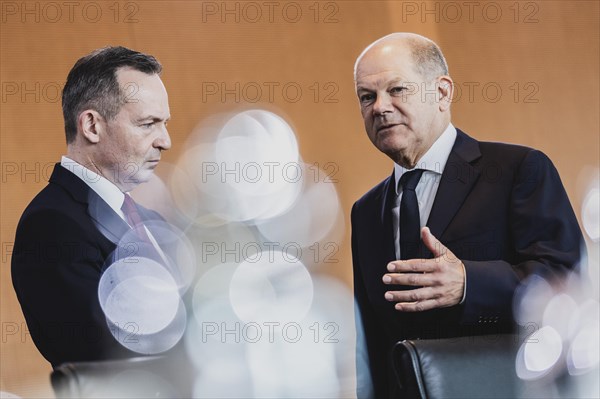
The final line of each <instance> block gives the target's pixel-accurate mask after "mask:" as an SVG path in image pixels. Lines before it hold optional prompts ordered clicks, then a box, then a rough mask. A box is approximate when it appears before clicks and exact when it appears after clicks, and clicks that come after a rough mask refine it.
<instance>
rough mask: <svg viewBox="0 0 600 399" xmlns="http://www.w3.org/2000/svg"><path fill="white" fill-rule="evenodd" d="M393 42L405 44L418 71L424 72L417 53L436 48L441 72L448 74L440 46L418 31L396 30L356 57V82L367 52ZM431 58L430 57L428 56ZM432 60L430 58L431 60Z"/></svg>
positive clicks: (395, 44)
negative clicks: (359, 68) (360, 65)
mask: <svg viewBox="0 0 600 399" xmlns="http://www.w3.org/2000/svg"><path fill="white" fill-rule="evenodd" d="M388 44H391V45H393V46H404V47H405V48H406V49H408V50H409V51H410V54H411V57H412V61H413V65H414V67H415V68H416V69H417V72H421V73H422V72H423V71H422V70H423V69H424V68H423V67H422V66H420V65H418V61H419V60H418V59H417V58H421V57H415V55H416V54H417V53H422V52H423V50H424V49H434V50H435V52H437V53H438V54H439V59H438V60H436V62H435V63H436V64H439V65H440V66H441V68H440V72H441V74H446V75H447V74H448V64H447V63H446V59H445V58H444V54H443V53H442V50H441V49H440V47H439V46H438V45H437V44H436V43H435V42H434V41H433V40H431V39H429V38H427V37H425V36H422V35H419V34H417V33H412V32H395V33H390V34H389V35H386V36H383V37H381V38H379V39H377V40H375V41H374V42H373V43H371V44H369V45H368V46H367V47H366V48H365V49H364V50H363V51H362V52H361V53H360V55H359V56H358V57H357V58H356V62H355V63H354V82H356V72H357V70H358V66H359V64H360V62H361V61H362V59H363V58H364V57H365V55H367V53H369V52H371V51H373V50H377V49H378V48H380V47H383V46H385V45H388ZM428 58H430V57H428ZM431 61H432V60H429V62H431Z"/></svg>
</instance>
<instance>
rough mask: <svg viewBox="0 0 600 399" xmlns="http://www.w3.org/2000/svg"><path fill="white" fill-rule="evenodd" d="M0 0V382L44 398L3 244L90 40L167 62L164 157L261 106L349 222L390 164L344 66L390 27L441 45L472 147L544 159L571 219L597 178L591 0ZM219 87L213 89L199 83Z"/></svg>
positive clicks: (42, 365) (38, 175)
mask: <svg viewBox="0 0 600 399" xmlns="http://www.w3.org/2000/svg"><path fill="white" fill-rule="evenodd" d="M0 4H1V10H2V15H1V18H2V20H1V22H0V23H1V25H0V57H1V65H0V81H1V84H2V98H1V102H0V106H1V109H0V129H1V150H0V156H1V165H2V175H1V178H2V183H1V184H2V186H1V194H0V195H1V205H0V210H1V239H0V241H1V243H2V267H1V269H0V289H1V322H2V341H1V344H0V345H1V352H0V366H1V367H0V371H1V374H0V390H2V391H9V392H12V393H16V394H19V395H22V396H26V397H30V396H48V395H51V391H50V388H49V382H48V374H49V371H50V367H49V365H48V363H46V362H45V361H44V359H43V358H42V357H41V356H40V355H39V354H38V352H37V350H36V349H35V347H34V345H33V344H32V342H31V338H30V336H28V335H27V334H26V333H25V330H23V325H24V324H23V323H24V321H23V316H22V314H21V311H20V308H19V305H18V303H17V300H16V297H15V294H14V292H13V289H12V284H11V282H10V247H11V245H12V244H11V243H12V240H13V239H14V233H15V228H16V224H17V221H18V218H19V216H20V214H21V213H22V211H23V209H24V208H25V206H26V205H27V203H28V202H29V201H30V199H31V198H32V197H33V196H34V195H35V193H37V192H38V191H39V190H40V189H41V188H42V187H43V186H44V185H45V182H46V180H47V177H48V175H49V173H50V170H51V164H52V163H54V162H56V161H57V160H59V159H60V156H61V155H62V154H64V153H65V143H64V133H63V123H62V114H61V108H60V88H61V87H62V85H63V82H64V80H65V78H66V75H67V73H68V71H69V69H70V67H71V66H72V65H73V63H74V62H75V61H76V60H77V59H78V58H79V57H80V56H82V55H84V54H86V53H88V52H89V51H91V50H92V49H95V48H98V47H102V46H105V45H124V46H127V47H131V48H134V49H136V50H139V51H143V52H147V53H150V54H153V55H155V56H156V57H157V58H158V59H159V60H160V61H161V62H162V63H163V65H164V72H163V75H162V77H163V80H164V82H165V85H166V87H167V89H168V91H169V95H170V106H171V112H172V117H173V118H172V122H171V123H170V125H169V126H170V134H171V137H172V140H173V149H172V150H171V151H169V152H168V153H166V154H165V157H164V158H163V159H165V160H166V161H167V162H174V161H175V160H176V159H177V157H178V155H179V154H181V152H182V150H183V148H182V146H181V145H183V143H184V141H185V139H186V137H187V136H188V135H189V134H190V132H191V131H192V130H193V129H194V127H195V126H196V125H197V124H198V123H199V122H201V121H202V120H204V119H205V118H207V117H208V116H210V115H212V114H215V113H220V112H224V111H235V110H236V109H247V108H264V109H268V110H271V111H274V112H277V113H279V114H280V115H282V116H283V117H285V118H286V119H287V120H288V121H289V122H290V123H291V124H292V126H293V127H294V129H295V131H296V134H297V136H298V141H299V144H300V150H301V154H302V157H303V159H304V160H305V161H306V162H309V163H317V164H318V165H321V166H323V165H325V164H327V163H329V162H333V163H335V165H337V173H336V175H335V178H336V179H337V183H336V187H337V190H338V193H339V195H340V198H341V203H342V207H343V212H344V214H345V215H346V217H347V216H348V215H349V211H350V207H351V205H352V203H353V201H355V200H356V199H357V198H358V197H360V196H361V195H362V194H363V193H365V192H366V191H367V190H368V189H369V188H370V187H372V186H373V185H374V184H375V183H377V182H379V181H380V180H381V179H383V178H384V177H385V176H386V175H387V174H388V173H390V171H391V168H392V166H391V163H390V161H389V160H388V159H387V158H386V157H385V156H383V155H382V154H380V153H379V152H378V151H377V150H376V149H374V148H373V147H372V146H371V144H370V142H369V141H368V139H367V137H366V135H365V134H364V132H363V128H362V120H361V117H360V114H359V110H358V105H357V102H356V99H355V95H354V92H353V79H352V68H353V63H354V60H355V58H356V56H357V55H358V54H359V53H360V52H361V51H362V49H363V48H364V47H365V46H366V45H368V44H369V43H370V42H372V41H373V40H375V39H376V38H378V37H380V36H383V35H385V34H387V33H390V32H394V31H412V32H416V33H420V34H423V35H425V36H428V37H430V38H431V39H433V40H435V41H436V42H437V43H438V44H439V45H440V46H441V48H442V50H443V51H444V53H445V55H446V58H447V60H448V63H449V65H450V74H451V75H452V76H453V78H454V80H455V81H456V82H457V84H458V85H459V87H460V93H461V97H460V98H459V99H457V101H456V103H455V104H454V105H453V122H454V124H455V126H457V127H460V128H461V129H463V130H465V131H467V132H468V133H470V134H471V135H473V136H475V137H476V138H479V139H482V140H495V141H508V142H514V143H521V144H525V145H530V146H534V147H537V148H539V149H541V150H543V151H544V152H546V153H547V154H548V155H549V156H550V158H551V159H553V160H554V162H555V164H556V166H557V168H558V170H559V172H560V173H561V176H562V178H563V181H564V184H565V186H566V189H567V191H568V193H569V195H570V198H571V200H572V203H573V205H574V207H575V209H576V212H577V214H578V216H579V214H580V210H579V208H580V206H581V202H582V200H583V195H584V193H585V189H586V187H587V186H588V185H589V184H590V181H592V180H593V179H596V180H597V179H598V175H597V170H598V163H599V162H598V161H599V132H600V129H599V127H600V126H599V125H600V124H599V109H600V108H599V76H600V74H599V65H598V63H599V2H598V1H595V0H592V1H552V0H549V1H478V2H462V1H320V2H317V1H312V0H311V1H296V2H287V1H277V0H276V1H273V2H262V1H256V2H252V1H250V2H248V1H226V2H222V1H214V2H200V1H186V0H173V1H167V0H144V1H142V0H137V1H123V2H116V1H102V0H97V1H75V2H70V3H69V2H61V1H54V2H52V1H51V2H45V1H24V2H23V1H4V0H3V1H1V2H0ZM257 84H258V85H259V86H261V87H263V88H264V90H263V91H262V93H261V95H260V96H258V101H257V102H256V103H253V102H252V101H254V100H256V99H257V98H256V96H257V95H256V92H254V91H250V88H251V87H256V85H257ZM249 85H250V86H249ZM216 87H217V88H218V90H219V91H218V92H217V93H216V94H211V92H210V91H207V90H211V89H215V88H216ZM223 87H224V88H226V89H228V90H232V91H231V92H227V93H223V92H222V91H221V89H222V88H223ZM237 87H239V89H237ZM269 87H272V88H273V91H272V92H270V91H269V90H268V88H269ZM286 87H287V88H290V87H294V88H298V87H299V88H300V91H301V94H300V95H297V94H296V93H294V92H292V91H289V92H286V91H285V90H284V88H286ZM245 88H246V89H247V90H245ZM290 90H291V89H290ZM237 97H239V98H237ZM179 144H181V145H179ZM349 237H350V235H349V222H348V218H346V225H345V234H344V236H343V239H342V240H341V241H340V243H339V244H340V252H339V253H338V254H337V257H338V259H339V262H338V263H336V264H331V266H330V273H331V274H332V275H334V276H336V277H338V278H340V279H342V280H343V281H344V282H346V283H348V284H349V285H350V284H351V257H350V245H349Z"/></svg>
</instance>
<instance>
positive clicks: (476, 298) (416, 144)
mask: <svg viewBox="0 0 600 399" xmlns="http://www.w3.org/2000/svg"><path fill="white" fill-rule="evenodd" d="M354 78H355V83H356V93H357V96H358V100H359V103H360V109H361V113H362V117H363V119H364V124H365V130H366V132H367V135H368V136H369V139H370V140H371V142H372V143H373V144H374V145H375V147H377V149H379V150H380V151H381V152H383V153H384V154H386V155H387V156H388V157H390V158H391V159H392V160H393V161H394V171H393V174H392V175H391V176H389V177H388V178H386V179H385V180H384V181H382V182H381V183H379V184H378V185H377V186H375V187H374V188H373V189H372V190H370V191H369V192H368V193H367V194H365V195H364V196H363V197H362V198H361V199H359V200H358V201H357V202H356V203H355V204H354V206H353V208H352V254H353V264H354V287H355V288H354V290H355V296H356V300H357V303H358V308H359V310H360V317H361V318H362V325H363V328H364V336H365V338H366V345H367V353H368V361H369V369H370V372H371V378H372V381H373V388H374V394H375V397H377V398H384V397H392V396H393V395H395V394H397V390H398V387H396V385H395V383H394V382H393V379H392V378H393V377H392V367H391V363H390V352H391V349H392V346H393V345H394V343H395V342H397V341H399V340H402V339H417V338H444V337H454V336H461V335H473V334H485V333H497V332H508V331H511V330H512V328H513V324H514V323H513V316H512V297H513V293H514V291H515V288H516V287H517V286H518V285H519V283H520V282H521V281H522V280H523V279H524V278H526V277H527V276H529V275H531V274H533V273H536V274H541V275H544V276H545V277H547V278H551V277H556V276H561V275H564V274H565V273H566V272H567V271H568V270H570V269H572V268H573V267H574V266H575V265H576V264H577V263H578V261H579V258H580V249H581V248H580V247H581V245H582V243H583V238H582V235H581V231H580V229H579V226H578V223H577V220H576V218H575V214H574V212H573V209H572V207H571V205H570V203H569V200H568V198H567V194H566V192H565V190H564V188H563V185H562V183H561V181H560V177H559V175H558V173H557V171H556V169H555V168H554V166H553V165H552V162H551V161H550V160H549V159H548V158H547V157H546V156H545V155H544V154H543V153H541V152H540V151H537V150H534V149H531V148H526V147H522V146H516V145H508V144H501V143H487V142H479V141H477V140H475V139H473V138H472V137H470V136H468V135H467V134H465V133H464V132H462V131H460V130H459V129H456V128H455V127H454V126H453V125H452V124H451V118H450V106H451V99H452V93H453V82H452V79H451V78H450V76H449V75H448V67H447V65H446V61H445V59H444V56H443V55H442V52H441V51H440V49H439V47H438V46H437V45H436V44H435V43H434V42H432V41H431V40H429V39H427V38H425V37H422V36H419V35H416V34H410V33H395V34H391V35H388V36H385V37H383V38H381V39H379V40H377V41H375V42H374V43H372V44H371V45H370V46H369V47H367V48H366V49H365V50H364V51H363V53H362V54H361V55H360V56H359V57H358V59H357V61H356V65H355V71H354ZM357 318H358V315H357ZM359 385H360V384H359ZM361 388H362V387H361V386H359V397H361V396H363V395H364V391H361Z"/></svg>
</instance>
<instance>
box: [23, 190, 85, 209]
mask: <svg viewBox="0 0 600 399" xmlns="http://www.w3.org/2000/svg"><path fill="white" fill-rule="evenodd" d="M75 203H77V202H76V201H75V200H74V199H73V197H72V196H71V195H70V194H69V193H68V192H67V191H66V190H65V189H63V188H62V187H60V186H59V185H57V184H53V183H49V184H48V185H47V186H46V187H44V188H43V189H42V191H40V192H39V193H37V195H36V196H35V197H33V199H32V200H31V202H30V203H29V205H27V207H26V208H25V211H24V212H23V217H25V216H27V215H29V214H32V213H36V212H39V211H43V210H48V211H51V210H58V211H60V210H64V211H74V209H73V205H74V204H75Z"/></svg>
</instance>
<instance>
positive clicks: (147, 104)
mask: <svg viewBox="0 0 600 399" xmlns="http://www.w3.org/2000/svg"><path fill="white" fill-rule="evenodd" d="M117 79H118V82H119V86H120V87H121V91H122V94H123V95H124V97H125V103H124V104H123V105H122V106H121V109H120V110H119V113H118V114H117V115H116V116H115V118H113V119H112V120H110V121H107V123H106V136H105V139H106V141H105V143H104V144H105V146H104V148H103V151H102V152H103V153H104V162H103V163H104V164H105V168H104V169H105V172H108V173H109V174H110V176H105V177H106V178H108V179H109V180H111V181H112V182H113V183H114V184H115V185H117V186H118V187H119V188H120V189H121V190H122V191H124V192H125V191H130V190H132V189H133V188H135V187H136V186H137V185H138V184H140V183H143V182H146V181H148V180H149V179H150V177H151V175H152V173H153V171H154V169H155V168H156V166H157V165H158V162H159V161H160V158H161V151H162V150H164V149H168V148H169V147H170V139H169V138H168V133H166V129H165V127H164V126H163V124H165V125H166V121H167V120H168V119H169V107H168V97H167V94H166V90H165V88H164V85H163V84H162V81H161V80H160V78H159V77H158V75H148V74H145V73H143V72H140V71H136V70H132V69H123V70H119V71H118V72H117ZM157 129H165V130H164V132H162V131H158V130H157ZM164 135H166V140H168V146H167V147H166V148H164V147H165V146H160V145H156V143H155V141H156V140H158V138H157V137H159V136H160V137H162V136H164ZM162 140H165V139H164V138H163V139H162Z"/></svg>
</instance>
